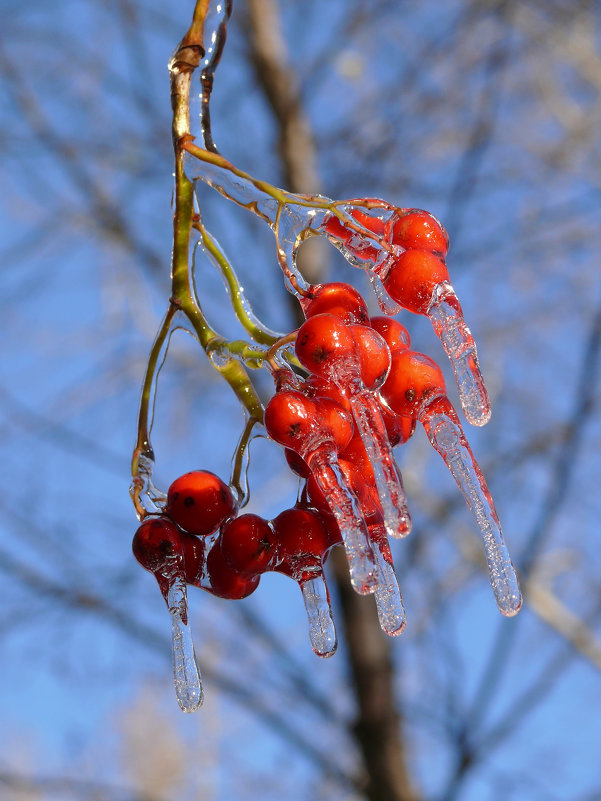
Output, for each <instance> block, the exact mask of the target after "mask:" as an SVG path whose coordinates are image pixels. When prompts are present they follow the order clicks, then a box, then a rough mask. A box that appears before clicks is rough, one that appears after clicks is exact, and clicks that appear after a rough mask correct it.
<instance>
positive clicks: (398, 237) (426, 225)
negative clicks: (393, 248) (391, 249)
mask: <svg viewBox="0 0 601 801" xmlns="http://www.w3.org/2000/svg"><path fill="white" fill-rule="evenodd" d="M399 211H400V210H399ZM392 242H393V244H395V245H400V246H401V247H403V248H405V249H406V250H409V249H411V248H421V249H423V250H429V251H430V253H434V254H435V255H437V256H440V257H441V258H444V257H445V256H446V254H447V251H448V250H449V236H448V234H447V232H446V231H445V229H444V228H443V226H442V225H441V224H440V223H439V221H438V220H437V219H436V217H435V216H434V215H433V214H430V213H429V212H427V211H423V210H422V209H408V210H406V211H404V213H403V214H401V215H400V216H399V217H398V219H397V220H396V221H395V222H394V224H393V228H392Z"/></svg>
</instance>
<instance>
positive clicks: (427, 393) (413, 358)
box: [381, 350, 445, 417]
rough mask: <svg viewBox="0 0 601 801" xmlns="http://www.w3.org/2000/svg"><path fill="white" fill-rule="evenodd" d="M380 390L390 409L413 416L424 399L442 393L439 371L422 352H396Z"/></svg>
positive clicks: (443, 391) (428, 399) (443, 384)
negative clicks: (388, 373)
mask: <svg viewBox="0 0 601 801" xmlns="http://www.w3.org/2000/svg"><path fill="white" fill-rule="evenodd" d="M381 394H382V397H383V398H384V399H385V400H386V402H387V403H388V405H389V406H390V408H391V409H392V410H393V411H394V412H396V413H397V414H399V415H405V416H408V417H415V416H416V415H417V414H418V413H419V411H420V408H421V407H422V406H423V405H424V404H425V403H427V402H428V401H430V400H432V399H433V398H435V397H440V396H441V395H444V394H445V383H444V378H443V375H442V371H441V369H440V367H439V366H438V365H437V364H436V362H435V361H434V360H433V359H430V358H429V357H428V356H425V355H424V354H423V353H416V352H415V351H412V350H406V351H400V352H397V353H395V354H394V356H393V357H392V367H391V369H390V375H389V376H388V379H387V380H386V383H385V384H384V386H383V387H382V390H381Z"/></svg>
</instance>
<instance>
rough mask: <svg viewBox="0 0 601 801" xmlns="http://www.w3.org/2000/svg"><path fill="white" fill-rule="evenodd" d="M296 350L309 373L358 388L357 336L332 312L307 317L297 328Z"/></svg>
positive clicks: (356, 389)
mask: <svg viewBox="0 0 601 801" xmlns="http://www.w3.org/2000/svg"><path fill="white" fill-rule="evenodd" d="M295 351H296V355H297V357H298V359H299V361H300V363H301V364H302V365H303V367H306V368H307V370H309V372H311V373H314V374H315V375H318V376H320V377H322V378H328V379H331V380H332V381H334V382H335V383H336V384H340V385H342V386H349V387H352V388H354V389H355V391H358V390H359V388H360V377H359V360H358V355H357V349H356V345H355V340H354V337H353V335H352V332H351V331H350V330H349V326H347V325H345V324H344V323H343V322H342V321H341V320H339V319H338V318H337V317H335V316H334V315H333V314H317V315H315V316H314V317H310V318H309V319H308V320H306V321H305V322H304V323H303V324H302V326H301V327H300V328H299V330H298V335H297V338H296V345H295Z"/></svg>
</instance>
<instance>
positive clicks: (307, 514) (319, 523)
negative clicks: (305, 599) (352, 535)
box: [272, 506, 330, 581]
mask: <svg viewBox="0 0 601 801" xmlns="http://www.w3.org/2000/svg"><path fill="white" fill-rule="evenodd" d="M272 525H273V530H274V532H275V535H276V538H277V541H278V552H279V555H280V557H281V562H280V563H279V564H278V566H277V570H278V571H280V572H282V573H286V574H287V575H289V576H292V577H293V578H295V579H296V580H297V581H301V580H305V579H306V578H309V577H310V576H311V573H314V572H315V570H319V569H321V561H322V559H323V557H324V556H325V554H326V552H327V550H328V548H329V547H330V537H329V535H328V531H327V529H326V526H325V524H324V522H323V520H322V516H321V515H320V514H319V512H318V511H316V510H314V509H306V508H301V507H298V506H295V507H293V508H292V509H286V510H285V511H283V512H281V513H280V514H279V515H278V516H277V517H276V518H275V519H274V520H273V521H272Z"/></svg>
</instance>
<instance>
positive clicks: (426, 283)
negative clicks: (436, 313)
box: [383, 249, 449, 314]
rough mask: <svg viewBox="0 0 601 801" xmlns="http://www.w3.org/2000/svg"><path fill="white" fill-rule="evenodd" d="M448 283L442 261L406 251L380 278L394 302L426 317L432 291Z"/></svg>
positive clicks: (425, 254) (420, 253)
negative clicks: (445, 282)
mask: <svg viewBox="0 0 601 801" xmlns="http://www.w3.org/2000/svg"><path fill="white" fill-rule="evenodd" d="M448 280H449V272H448V270H447V268H446V265H445V263H444V262H443V261H441V260H440V259H439V258H437V257H436V256H435V255H434V254H433V253H430V252H429V251H427V250H417V249H415V250H406V251H405V252H404V253H401V254H400V256H397V257H396V258H395V260H394V262H393V264H392V267H391V268H390V270H389V271H388V273H387V274H386V275H385V276H384V278H383V283H384V287H385V288H386V291H387V292H388V294H389V295H390V297H391V298H392V299H393V300H396V302H397V303H399V304H400V305H401V306H403V307H404V308H405V309H408V310H409V311H411V312H414V314H427V312H428V308H429V306H430V303H431V301H432V294H433V292H434V289H435V287H436V286H437V285H438V284H440V283H442V282H443V281H448Z"/></svg>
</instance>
